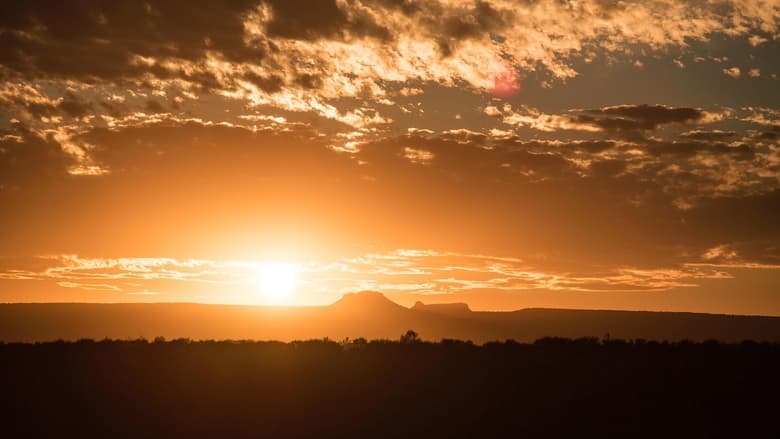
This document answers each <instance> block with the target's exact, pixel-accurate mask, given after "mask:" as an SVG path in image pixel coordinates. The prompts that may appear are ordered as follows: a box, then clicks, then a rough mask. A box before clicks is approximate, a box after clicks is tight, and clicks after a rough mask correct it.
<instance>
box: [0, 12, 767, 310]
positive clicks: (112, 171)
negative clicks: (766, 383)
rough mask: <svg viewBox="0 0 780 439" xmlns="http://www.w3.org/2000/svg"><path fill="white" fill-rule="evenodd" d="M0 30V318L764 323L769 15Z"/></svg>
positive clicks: (210, 21)
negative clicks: (526, 311)
mask: <svg viewBox="0 0 780 439" xmlns="http://www.w3.org/2000/svg"><path fill="white" fill-rule="evenodd" d="M0 8H2V13H0V41H1V42H0V47H1V49H0V78H2V79H1V81H0V302H146V301H166V302H167V301H176V302H203V303H237V304H278V305H325V304H329V303H332V302H334V301H336V300H338V298H339V297H340V296H341V295H342V294H344V293H346V292H352V291H359V290H374V291H380V292H382V293H385V294H387V295H388V297H390V298H392V299H393V300H396V301H398V302H399V303H402V304H407V305H411V304H412V303H414V302H415V301H417V300H421V301H423V302H426V303H442V302H466V303H468V304H469V305H470V306H471V308H472V309H478V310H509V309H518V308H523V307H556V308H595V309H637V310H664V311H696V312H714V313H734V314H763V315H780V141H778V135H780V82H779V81H780V78H779V77H778V75H780V1H778V0H706V1H705V0H690V1H679V0H647V1H612V0H555V1H553V0H539V1H533V0H490V1H447V0H431V1H414V0H376V1H367V0H365V1H364V0H338V1H337V0H321V1H317V2H312V1H304V0H262V1H258V0H233V1H225V2H213V1H201V0H187V1H181V0H169V1H147V2H142V1H136V0H132V1H131V0H119V1H111V2H105V1H97V0H75V1H70V2H54V1H42V0H32V1H25V2H13V3H4V4H3V5H2V6H0ZM269 272H274V273H279V272H282V273H287V274H285V276H287V277H288V278H287V279H282V280H281V281H282V282H284V281H285V280H286V281H294V284H293V285H290V291H288V293H289V294H286V295H284V296H285V297H280V296H279V295H274V294H264V291H263V290H264V287H263V285H264V279H261V278H262V277H264V276H268V273H269ZM289 273H293V274H289ZM290 278H293V279H290ZM288 283H289V282H288ZM265 293H268V291H265ZM277 296H279V297H277Z"/></svg>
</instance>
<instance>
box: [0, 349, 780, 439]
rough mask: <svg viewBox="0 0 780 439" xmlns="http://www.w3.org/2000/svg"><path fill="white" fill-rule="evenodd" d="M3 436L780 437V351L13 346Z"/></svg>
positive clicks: (4, 378)
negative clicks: (779, 409)
mask: <svg viewBox="0 0 780 439" xmlns="http://www.w3.org/2000/svg"><path fill="white" fill-rule="evenodd" d="M0 389H1V391H2V398H1V399H0V401H2V405H3V407H2V410H0V420H1V421H2V422H1V423H0V437H4V438H15V437H182V438H194V437H215V438H216V437H265V438H283V437H316V438H323V437H361V438H376V437H399V438H400V437H426V438H431V437H447V438H451V437H486V438H492V437H631V438H634V437H686V438H694V437H780V420H779V419H778V408H780V344H773V343H753V342H744V343H736V344H721V343H716V342H704V343H689V342H679V343H658V342H643V341H635V342H624V341H616V340H611V341H600V340H597V339H580V340H568V339H551V338H548V339H542V340H539V341H537V342H535V343H532V344H519V343H514V342H506V343H504V342H501V343H487V344H485V345H482V346H477V345H472V344H470V343H464V342H456V341H443V342H441V343H423V342H418V341H415V340H414V339H407V340H405V342H388V341H372V342H365V341H364V340H358V341H356V342H354V341H353V342H342V343H335V342H331V341H307V342H294V343H277V342H208V341H205V342H190V341H187V340H178V341H170V342H162V341H157V342H147V341H144V340H139V341H100V342H93V341H80V342H75V343H68V342H53V343H41V344H0Z"/></svg>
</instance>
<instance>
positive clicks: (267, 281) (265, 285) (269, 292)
mask: <svg viewBox="0 0 780 439" xmlns="http://www.w3.org/2000/svg"><path fill="white" fill-rule="evenodd" d="M297 271H298V270H297V267H296V266H295V265H293V264H289V263H286V262H263V263H262V264H260V267H259V269H258V286H259V288H260V292H261V293H263V295H264V296H265V297H267V298H269V299H271V300H282V299H286V298H288V297H290V296H291V295H292V293H293V291H295V277H296V272H297Z"/></svg>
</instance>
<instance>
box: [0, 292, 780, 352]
mask: <svg viewBox="0 0 780 439" xmlns="http://www.w3.org/2000/svg"><path fill="white" fill-rule="evenodd" d="M409 329H412V330H414V331H416V332H418V333H419V334H420V336H421V338H423V339H428V340H440V339H442V338H452V339H462V340H472V341H474V342H477V343H483V342H486V341H491V340H505V339H514V340H517V341H533V340H536V339H538V338H542V337H547V336H552V337H569V338H578V337H604V336H607V335H609V336H610V337H612V338H623V339H638V338H642V339H647V340H683V339H689V340H699V341H701V340H707V339H716V340H720V341H728V342H738V341H742V340H756V341H774V342H780V317H760V316H729V315H714V314H696V313H670V312H645V311H593V310H564V309H539V308H537V309H524V310H518V311H511V312H480V311H472V310H471V309H470V308H469V307H468V305H467V304H464V303H451V304H437V305H426V304H424V303H421V302H418V303H416V304H415V305H414V306H412V307H411V308H406V307H404V306H401V305H399V304H397V303H395V302H393V301H391V300H389V299H387V298H386V297H385V296H384V295H382V294H380V293H377V292H366V291H364V292H359V293H351V294H345V295H344V296H343V297H342V298H341V299H339V300H338V301H336V302H335V303H333V304H332V305H329V306H319V307H263V306H240V305H203V304H192V303H147V304H94V303H82V304H79V303H70V304H64V303H51V304H24V303H22V304H0V341H4V342H15V341H25V342H33V341H49V340H57V339H63V340H75V339H81V338H92V339H102V338H116V339H132V338H141V337H143V338H154V337H157V336H163V337H166V338H190V339H257V340H281V341H290V340H304V339H315V338H324V337H329V338H331V339H334V340H342V339H345V338H357V337H365V338H369V339H376V338H385V339H397V338H398V337H399V336H400V335H401V334H402V333H405V332H406V331H407V330H409Z"/></svg>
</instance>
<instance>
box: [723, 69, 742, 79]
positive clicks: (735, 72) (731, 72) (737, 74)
mask: <svg viewBox="0 0 780 439" xmlns="http://www.w3.org/2000/svg"><path fill="white" fill-rule="evenodd" d="M723 73H724V74H726V75H728V76H731V77H732V78H739V77H740V75H742V70H740V68H739V67H729V68H727V69H723Z"/></svg>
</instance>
